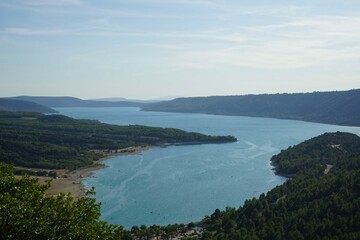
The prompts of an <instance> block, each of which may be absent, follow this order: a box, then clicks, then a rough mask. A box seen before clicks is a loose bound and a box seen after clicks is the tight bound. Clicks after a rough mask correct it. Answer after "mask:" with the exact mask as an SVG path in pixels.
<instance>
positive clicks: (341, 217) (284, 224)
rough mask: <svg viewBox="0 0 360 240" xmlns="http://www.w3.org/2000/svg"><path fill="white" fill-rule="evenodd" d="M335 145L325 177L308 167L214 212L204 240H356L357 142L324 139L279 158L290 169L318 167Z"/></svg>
mask: <svg viewBox="0 0 360 240" xmlns="http://www.w3.org/2000/svg"><path fill="white" fill-rule="evenodd" d="M333 143H336V145H337V146H338V145H339V146H340V148H341V149H342V150H340V151H339V152H338V153H337V156H336V158H334V159H329V160H331V163H332V164H333V167H332V168H331V170H330V171H329V172H327V171H325V164H322V165H321V164H320V165H308V166H305V167H304V168H303V169H302V170H301V171H299V172H298V174H297V175H296V176H295V177H294V178H292V179H290V180H288V181H286V182H285V183H284V184H283V185H281V186H278V187H276V188H274V189H272V190H271V191H269V192H268V193H266V195H265V194H261V195H260V197H259V198H258V199H255V198H254V199H252V200H247V201H245V203H244V205H243V206H242V207H240V208H239V209H234V208H227V209H226V210H225V211H220V210H218V209H217V210H216V211H215V212H214V213H213V214H212V215H211V216H208V217H206V218H205V219H204V220H203V221H202V224H203V226H204V228H205V229H206V230H207V231H209V232H206V233H205V234H207V237H205V239H219V240H220V239H359V238H360V212H359V206H360V190H359V189H360V188H359V186H360V147H359V146H360V137H359V136H356V135H353V134H345V133H331V134H330V133H328V134H324V135H321V136H319V137H316V138H313V139H311V140H308V141H306V142H305V145H306V146H308V149H307V151H306V154H304V151H303V145H304V143H302V144H300V145H297V146H295V147H294V148H292V149H290V150H284V151H283V152H282V153H280V154H279V155H286V156H287V159H288V161H289V164H290V165H291V164H292V163H296V162H297V157H299V156H302V158H303V160H305V162H311V161H312V160H314V162H318V160H317V159H327V158H328V155H327V150H328V145H329V144H333ZM333 146H334V145H333ZM349 149H351V151H350V152H349V151H347V150H349ZM292 156H294V157H292ZM325 162H326V160H325ZM326 163H327V162H326Z"/></svg>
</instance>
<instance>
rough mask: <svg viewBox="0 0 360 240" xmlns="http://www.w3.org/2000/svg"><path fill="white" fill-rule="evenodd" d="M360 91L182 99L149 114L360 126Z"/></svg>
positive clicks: (162, 104) (156, 107) (158, 106)
mask: <svg viewBox="0 0 360 240" xmlns="http://www.w3.org/2000/svg"><path fill="white" fill-rule="evenodd" d="M359 106H360V89H357V90H350V91H338V92H314V93H296V94H261V95H244V96H213V97H194V98H178V99H174V100H172V101H165V102H158V103H153V104H147V105H144V106H142V109H143V110H145V111H162V112H184V113H207V114H218V115H237V116H251V117H271V118H283V119H295V120H303V121H311V122H321V123H329V124H337V125H349V126H360V108H359Z"/></svg>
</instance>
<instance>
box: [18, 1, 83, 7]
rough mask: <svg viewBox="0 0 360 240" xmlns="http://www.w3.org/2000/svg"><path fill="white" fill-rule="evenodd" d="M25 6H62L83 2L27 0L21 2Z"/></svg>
mask: <svg viewBox="0 0 360 240" xmlns="http://www.w3.org/2000/svg"><path fill="white" fill-rule="evenodd" d="M21 2H22V3H23V4H24V5H32V6H54V5H55V6H60V5H74V4H80V3H81V0H26V1H21Z"/></svg>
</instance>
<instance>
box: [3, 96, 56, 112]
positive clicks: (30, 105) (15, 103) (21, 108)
mask: <svg viewBox="0 0 360 240" xmlns="http://www.w3.org/2000/svg"><path fill="white" fill-rule="evenodd" d="M0 110H4V111H15V112H38V113H56V112H57V111H55V110H54V109H51V108H49V107H46V106H43V105H41V104H38V103H34V102H29V101H23V100H12V99H7V98H0Z"/></svg>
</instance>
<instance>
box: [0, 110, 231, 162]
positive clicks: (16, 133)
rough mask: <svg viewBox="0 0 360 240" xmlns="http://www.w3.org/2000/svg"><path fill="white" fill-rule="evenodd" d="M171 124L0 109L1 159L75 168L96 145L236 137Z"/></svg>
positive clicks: (92, 153) (105, 147) (213, 140)
mask: <svg viewBox="0 0 360 240" xmlns="http://www.w3.org/2000/svg"><path fill="white" fill-rule="evenodd" d="M233 141H236V138H234V137H232V136H207V135H203V134H199V133H189V132H185V131H182V130H179V129H173V128H157V127H146V126H140V125H130V126H117V125H110V124H104V123H101V122H99V121H94V120H76V119H73V118H70V117H66V116H62V115H42V114H36V113H12V112H0V162H6V163H14V164H15V165H18V166H26V167H41V168H68V169H74V168H78V167H82V166H86V165H90V164H92V162H93V160H95V159H98V158H99V157H101V155H100V154H99V152H100V153H101V151H98V150H117V149H121V148H126V147H130V146H144V145H145V146H152V145H162V144H178V143H184V144H197V143H223V142H233Z"/></svg>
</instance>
